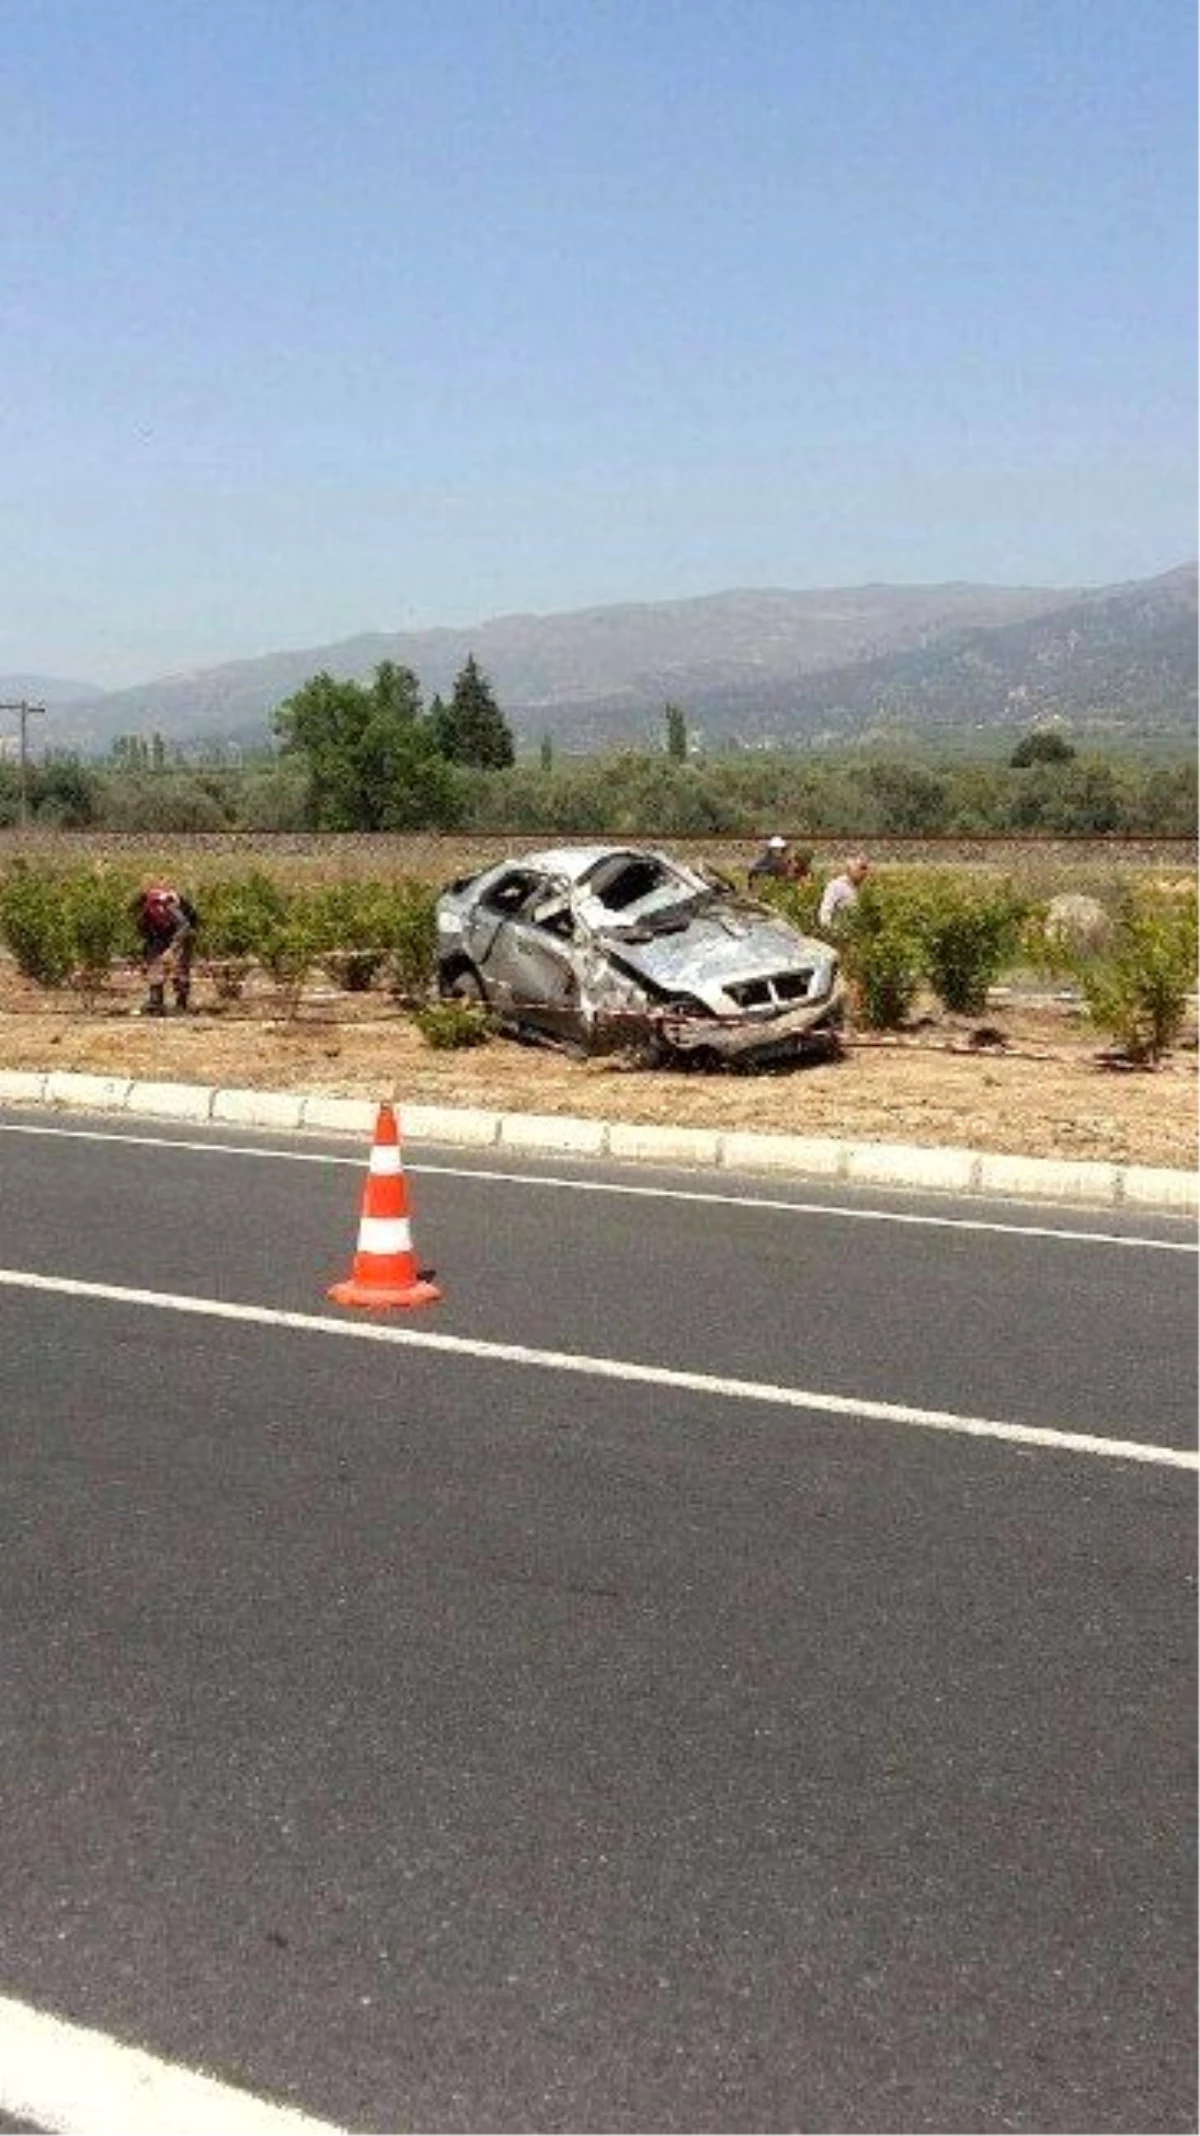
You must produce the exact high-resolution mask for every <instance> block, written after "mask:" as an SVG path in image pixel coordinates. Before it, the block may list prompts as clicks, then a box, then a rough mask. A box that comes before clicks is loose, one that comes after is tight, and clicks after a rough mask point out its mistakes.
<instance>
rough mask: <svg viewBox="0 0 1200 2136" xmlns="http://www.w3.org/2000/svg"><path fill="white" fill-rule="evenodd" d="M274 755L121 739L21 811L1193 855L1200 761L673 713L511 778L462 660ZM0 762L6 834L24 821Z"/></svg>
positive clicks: (497, 724) (333, 693) (271, 826)
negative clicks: (966, 840)
mask: <svg viewBox="0 0 1200 2136" xmlns="http://www.w3.org/2000/svg"><path fill="white" fill-rule="evenodd" d="M273 724H274V735H275V746H274V747H273V748H271V747H264V748H263V749H262V750H261V751H260V752H258V753H257V754H250V755H248V756H246V757H245V758H244V760H242V761H240V762H237V763H230V762H227V761H225V762H223V761H221V760H220V753H219V752H217V751H214V752H213V753H212V756H211V757H210V759H209V760H208V761H204V760H200V761H187V762H184V761H181V760H180V759H179V757H178V755H177V754H173V752H172V751H171V749H170V748H169V747H168V745H167V744H166V743H165V742H164V741H163V738H162V737H161V736H157V735H152V736H149V737H143V736H129V735H126V736H122V737H120V738H119V739H118V741H117V742H115V743H114V744H113V747H112V749H111V751H110V753H109V756H108V758H107V760H106V761H104V762H102V763H100V764H85V763H83V762H81V761H80V760H79V759H78V758H75V757H65V756H57V757H56V756H53V755H52V756H50V757H48V758H47V760H46V761H44V762H42V763H37V764H33V765H30V766H29V767H28V768H27V774H26V782H25V792H24V807H25V810H26V812H27V814H28V817H29V819H30V820H31V821H33V822H35V823H37V824H39V825H42V826H44V827H47V828H49V827H55V826H58V827H61V828H63V829H82V828H86V827H88V826H93V827H95V828H97V829H102V830H112V831H149V832H170V831H178V832H203V831H224V830H230V831H251V832H253V831H261V832H264V833H269V832H280V831H302V830H316V831H332V832H337V831H353V832H360V833H361V832H371V831H430V830H432V831H476V832H480V833H488V832H492V833H505V832H509V833H513V834H514V835H523V836H530V835H533V836H536V835H539V834H541V833H543V832H545V833H548V834H554V835H560V834H561V835H563V836H570V837H589V836H596V835H606V834H611V835H614V836H619V837H672V836H673V837H687V836H699V837H703V836H713V835H720V836H726V837H737V838H741V837H746V838H750V837H753V836H755V835H756V834H757V833H759V832H761V831H765V830H775V829H784V830H787V831H789V832H791V833H792V834H793V835H795V836H801V837H802V836H806V835H807V836H811V837H813V838H814V839H815V838H831V837H847V836H857V837H863V838H867V837H937V836H944V837H974V836H980V835H987V834H992V835H1004V834H1010V835H1012V834H1018V835H1019V834H1043V835H1047V836H1057V837H1098V836H1105V835H1110V834H1111V835H1118V836H1120V835H1125V836H1144V837H1189V838H1190V837H1194V836H1195V835H1196V831H1197V818H1198V811H1197V773H1196V762H1195V758H1194V757H1188V758H1186V759H1182V760H1180V761H1177V762H1170V763H1162V762H1158V763H1147V762H1142V761H1139V760H1137V759H1136V758H1133V757H1131V756H1126V755H1121V754H1117V753H1115V752H1104V751H1100V750H1084V749H1082V748H1079V749H1077V748H1076V747H1075V745H1073V744H1072V743H1070V742H1068V741H1067V740H1066V739H1065V738H1064V737H1063V736H1062V735H1061V734H1059V733H1058V732H1057V731H1053V730H1043V731H1036V730H1035V731H1034V732H1033V733H1031V734H1029V735H1026V736H1023V737H1022V738H1021V739H1020V740H1019V741H1018V742H1017V744H1016V746H1015V747H1014V749H1013V750H1012V752H1011V755H1010V757H1009V759H1008V760H1007V761H1004V762H996V761H995V760H993V759H988V760H983V759H978V760H972V759H969V758H955V759H953V760H947V761H944V762H937V761H929V760H925V759H920V760H917V759H915V758H913V757H911V756H906V755H904V754H902V753H899V752H896V753H886V752H883V751H867V750H865V749H863V748H860V747H850V746H847V747H843V748H842V749H840V750H837V751H834V750H830V751H829V752H827V753H823V754H816V753H813V752H806V753H804V754H800V753H798V752H794V751H790V750H785V749H777V750H771V751H767V750H761V751H759V750H755V751H753V752H750V751H747V752H742V753H739V754H731V755H719V756H694V755H692V754H690V753H689V745H688V734H687V722H686V715H685V714H684V712H683V710H682V708H681V707H679V706H678V705H674V704H669V705H667V706H666V707H665V710H664V730H663V739H662V743H661V746H659V747H658V748H656V749H655V748H643V749H620V750H614V751H610V752H607V753H604V754H599V755H596V756H590V757H574V756H570V755H566V754H564V753H562V752H561V751H559V750H557V749H555V748H554V747H553V745H552V744H551V743H550V741H549V740H548V739H544V740H543V741H542V743H541V745H540V748H539V749H538V751H537V753H536V755H535V756H533V757H531V758H528V759H524V758H523V759H521V760H518V758H517V754H516V749H515V744H514V738H513V733H512V730H511V728H510V726H509V723H508V720H507V719H506V717H505V715H504V713H503V711H502V710H501V708H500V706H499V705H498V703H497V701H496V697H495V693H494V691H493V688H492V685H491V683H490V682H489V680H488V678H487V676H486V675H484V674H483V673H482V672H481V670H480V669H479V667H478V666H477V664H476V662H475V660H474V658H473V657H472V658H470V659H468V661H467V663H466V665H465V667H464V668H463V670H462V671H461V673H460V674H459V676H458V677H457V679H456V681H455V684H454V688H453V691H452V693H451V696H450V699H449V701H448V702H443V700H442V699H441V697H440V696H435V697H434V698H433V699H432V701H431V702H430V704H429V705H428V706H426V705H425V703H424V700H423V696H422V691H421V686H420V683H419V681H418V679H417V677H416V676H415V675H414V674H413V673H412V671H411V669H408V668H405V667H401V666H398V665H397V664H396V663H394V662H391V661H385V662H383V663H382V664H381V665H380V666H379V667H378V668H376V670H375V673H374V675H373V677H372V679H371V681H370V682H368V683H359V682H339V681H336V680H335V679H334V678H333V677H332V676H330V675H328V674H318V675H314V676H313V677H311V678H310V679H309V680H308V681H307V682H306V683H305V684H304V685H303V687H302V688H301V689H299V690H298V691H296V693H295V694H294V695H293V696H292V697H290V698H288V699H287V700H286V702H285V703H283V704H282V705H280V706H279V708H278V710H277V712H276V714H275V716H274V723H273ZM22 805H23V803H22V792H21V787H20V781H19V775H18V770H17V767H16V766H15V765H13V764H10V763H5V762H3V761H0V827H2V826H4V825H11V824H15V823H17V822H18V821H19V820H20V819H21V814H22Z"/></svg>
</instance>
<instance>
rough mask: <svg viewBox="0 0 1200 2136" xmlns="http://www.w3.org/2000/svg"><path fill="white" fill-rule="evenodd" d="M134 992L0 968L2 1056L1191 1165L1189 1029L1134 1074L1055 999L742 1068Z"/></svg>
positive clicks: (392, 1010) (343, 1003)
mask: <svg viewBox="0 0 1200 2136" xmlns="http://www.w3.org/2000/svg"><path fill="white" fill-rule="evenodd" d="M140 997H141V986H140V982H139V980H138V978H137V976H136V975H135V974H132V973H130V974H127V975H125V976H123V977H120V978H118V979H117V980H116V981H115V983H114V984H113V986H112V987H111V988H110V989H109V990H107V991H106V993H105V994H104V995H103V996H102V997H101V998H99V999H98V1000H96V1001H95V1002H93V1003H86V1002H83V1001H81V1000H80V999H79V998H77V997H74V996H71V995H62V996H55V995H46V994H43V993H41V992H39V991H38V989H36V988H35V987H32V986H30V985H28V984H26V983H25V982H24V981H22V980H20V979H19V978H18V977H17V975H16V973H15V972H14V970H13V968H12V967H11V965H8V964H2V965H0V1067H3V1068H26V1069H35V1070H44V1069H63V1070H67V1071H73V1072H80V1071H84V1072H89V1073H101V1074H117V1075H129V1076H134V1077H139V1078H143V1079H151V1078H152V1079H156V1080H158V1079H162V1080H168V1081H179V1082H187V1083H202V1084H209V1085H217V1086H223V1087H226V1088H257V1089H272V1090H304V1091H310V1092H313V1093H321V1094H325V1095H337V1096H363V1097H370V1098H379V1097H395V1098H396V1099H397V1100H398V1102H399V1103H400V1104H401V1105H403V1104H404V1103H405V1102H408V1103H410V1104H430V1105H433V1104H437V1105H460V1106H481V1107H484V1108H486V1109H488V1110H502V1111H506V1112H525V1113H551V1114H572V1115H575V1116H577V1117H586V1118H592V1119H607V1120H623V1121H631V1122H636V1123H638V1124H650V1125H658V1124H672V1125H686V1126H690V1127H711V1128H724V1129H734V1128H749V1129H755V1130H758V1131H760V1132H766V1133H780V1134H806V1135H820V1136H825V1135H829V1136H835V1137H839V1138H844V1139H849V1140H855V1141H857V1140H864V1141H880V1142H908V1143H916V1144H918V1145H920V1146H923V1147H935V1146H937V1145H939V1144H947V1143H949V1144H955V1145H958V1146H959V1147H966V1148H972V1149H980V1150H989V1151H999V1152H1009V1153H1013V1154H1016V1155H1026V1156H1039V1157H1072V1158H1088V1159H1095V1160H1101V1161H1108V1162H1113V1163H1127V1164H1148V1165H1168V1166H1174V1167H1180V1168H1184V1169H1191V1168H1193V1167H1194V1166H1195V1164H1196V1157H1197V1149H1196V1144H1197V1135H1196V1126H1197V1053H1196V1034H1195V1031H1194V1029H1193V1030H1192V1031H1190V1032H1189V1034H1188V1036H1187V1039H1186V1040H1185V1043H1184V1044H1183V1045H1182V1046H1181V1047H1180V1049H1179V1050H1178V1051H1177V1052H1176V1053H1175V1054H1174V1055H1173V1056H1172V1057H1171V1058H1170V1059H1169V1060H1168V1061H1166V1062H1165V1063H1164V1064H1163V1065H1162V1066H1160V1067H1159V1068H1158V1069H1156V1070H1154V1071H1153V1072H1149V1071H1146V1070H1144V1069H1142V1070H1137V1069H1130V1068H1129V1067H1127V1066H1124V1065H1122V1064H1120V1063H1118V1062H1116V1061H1114V1060H1112V1059H1111V1058H1110V1057H1107V1056H1106V1054H1105V1052H1104V1049H1103V1047H1102V1046H1101V1045H1100V1044H1099V1043H1098V1042H1097V1038H1096V1034H1095V1032H1094V1031H1093V1030H1091V1029H1090V1028H1089V1027H1088V1026H1086V1025H1084V1024H1083V1023H1082V1022H1081V1020H1080V1017H1079V1013H1078V1011H1077V1010H1075V1009H1073V1008H1072V1007H1071V1006H1070V1005H1069V1004H1066V1003H1063V1002H1054V1001H1042V1002H1040V1003H1038V1002H1032V1003H1031V1002H1024V1003H1022V1002H1019V1001H1016V1002H1012V1001H1003V1000H998V1001H996V1003H995V1004H994V1006H993V1007H992V1008H991V1009H990V1010H989V1012H988V1017H987V1020H986V1023H982V1024H981V1023H975V1024H972V1023H969V1022H966V1021H963V1020H960V1019H954V1018H950V1017H947V1016H945V1015H937V1014H934V1013H930V1014H929V1015H928V1016H927V1017H924V1018H922V1019H921V1020H920V1021H919V1022H918V1023H917V1024H916V1025H915V1026H914V1028H912V1029H911V1030H909V1031H907V1032H905V1033H903V1034H900V1035H899V1036H897V1037H895V1038H878V1037H873V1036H872V1035H870V1034H867V1033H855V1032H853V1031H852V1032H851V1033H850V1034H849V1036H848V1039H847V1044H846V1048H845V1052H844V1055H843V1057H842V1059H841V1060H839V1061H836V1062H813V1063H811V1064H809V1063H800V1064H797V1065H795V1066H791V1065H789V1066H788V1067H786V1068H784V1069H776V1070H772V1071H770V1072H763V1071H760V1072H758V1073H755V1074H747V1073H740V1074H738V1073H720V1072H716V1073H712V1072H710V1073H698V1072H694V1071H687V1070H664V1069H654V1070H650V1069H645V1068H639V1067H637V1066H635V1065H633V1064H632V1063H631V1062H629V1061H628V1060H625V1059H623V1058H621V1057H619V1056H618V1057H615V1058H613V1057H610V1058H603V1059H598V1060H592V1061H576V1060H572V1059H569V1058H567V1057H566V1056H565V1055H563V1054H561V1053H557V1052H552V1051H549V1050H545V1049H543V1048H540V1047H533V1046H528V1045H521V1044H518V1043H516V1042H515V1041H513V1040H511V1039H506V1038H495V1039H493V1040H491V1041H490V1042H489V1043H488V1044H487V1045H486V1046H483V1047H479V1048H475V1049H472V1050H465V1051H464V1050H460V1051H456V1052H435V1051H433V1050H432V1049H431V1048H430V1047H429V1046H428V1045H427V1044H426V1042H425V1041H424V1039H423V1038H422V1037H421V1035H420V1033H419V1032H418V1030H417V1029H416V1027H415V1025H414V1023H413V1021H412V1018H411V1016H410V1015H408V1014H406V1013H405V1012H404V1011H403V1010H402V1009H400V1008H398V1007H396V1006H394V1005H393V1004H391V1003H390V1002H389V1001H387V1000H386V999H385V998H384V997H381V996H378V995H370V996H366V997H357V996H353V995H346V994H339V993H333V992H330V991H328V990H325V989H313V990H310V991H309V992H308V993H307V994H306V995H305V996H304V997H303V999H302V1002H301V1005H300V1008H299V1011H298V1013H297V1014H296V1015H295V1016H293V1017H289V1016H288V1015H286V1014H283V1013H281V1004H280V1002H279V1000H278V997H275V996H272V995H271V994H269V993H267V992H265V991H264V992H260V993H259V994H257V995H251V996H249V997H248V998H247V999H245V1000H243V1001H241V1002H239V1003H236V1004H231V1005H228V1006H223V1005H221V1004H219V1003H217V1002H216V1001H215V1000H214V998H213V996H212V992H211V989H210V988H209V987H208V986H207V985H206V983H205V981H204V979H203V977H201V976H198V979H197V984H196V988H195V999H196V1002H197V1008H196V1010H195V1012H193V1013H191V1014H189V1015H187V1016H185V1017H176V1016H169V1017H167V1018H164V1019H163V1020H161V1021H158V1020H148V1019H144V1018H140V1017H139V1016H138V1015H137V1004H138V1001H139V999H140Z"/></svg>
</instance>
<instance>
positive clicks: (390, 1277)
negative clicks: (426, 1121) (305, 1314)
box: [328, 1101, 442, 1308]
mask: <svg viewBox="0 0 1200 2136" xmlns="http://www.w3.org/2000/svg"><path fill="white" fill-rule="evenodd" d="M432 1274H433V1270H432V1269H431V1268H430V1269H422V1268H420V1267H418V1265H417V1257H416V1254H415V1253H414V1251H413V1243H412V1227H411V1225H410V1223H409V1213H408V1183H407V1181H406V1179H405V1177H404V1166H403V1163H402V1162H401V1157H400V1129H399V1126H398V1124H397V1121H396V1113H395V1108H394V1107H393V1106H392V1105H390V1104H388V1103H387V1102H386V1101H385V1102H384V1103H383V1104H381V1105H380V1108H379V1114H378V1117H377V1119H376V1122H375V1138H374V1141H373V1143H372V1145H371V1160H370V1165H369V1167H368V1170H367V1180H366V1185H365V1186H364V1188H363V1198H362V1211H361V1214H360V1217H359V1225H358V1247H357V1251H356V1252H355V1255H354V1267H353V1269H352V1271H351V1273H350V1275H349V1276H348V1277H347V1279H346V1281H345V1282H344V1283H335V1284H333V1286H332V1287H331V1289H330V1290H329V1292H328V1296H329V1297H330V1298H332V1299H333V1300H334V1302H335V1303H336V1304H337V1305H361V1306H373V1307H375V1308H379V1307H381V1306H395V1305H433V1304H434V1303H435V1302H436V1300H437V1299H439V1298H440V1297H441V1295H442V1294H441V1291H440V1290H439V1289H438V1287H437V1285H436V1283H432V1282H430V1280H429V1279H430V1277H431V1276H432Z"/></svg>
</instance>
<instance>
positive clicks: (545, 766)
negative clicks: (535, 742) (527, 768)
mask: <svg viewBox="0 0 1200 2136" xmlns="http://www.w3.org/2000/svg"><path fill="white" fill-rule="evenodd" d="M538 768H539V769H540V770H541V771H544V772H546V773H549V772H552V771H553V769H554V743H553V742H552V741H551V739H550V736H549V735H548V734H543V736H542V740H541V747H540V748H539V750H538Z"/></svg>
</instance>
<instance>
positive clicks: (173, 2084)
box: [0, 1996, 340, 2136]
mask: <svg viewBox="0 0 1200 2136" xmlns="http://www.w3.org/2000/svg"><path fill="white" fill-rule="evenodd" d="M0 2110H3V2112H4V2113H6V2114H8V2115H10V2116H11V2117H12V2118H13V2120H16V2121H28V2122H32V2123H33V2124H34V2126H35V2127H37V2128H40V2129H50V2130H54V2131H56V2132H57V2136H340V2132H339V2131H338V2129H337V2128H336V2126H335V2124H334V2123H332V2122H328V2121H314V2120H313V2119H312V2118H311V2117H310V2116H309V2115H308V2114H302V2113H299V2112H297V2111H296V2110H295V2109H294V2108H292V2107H287V2106H276V2105H274V2104H273V2103H272V2101H271V2100H269V2099H258V2098H256V2097H255V2096H254V2094H253V2093H251V2092H246V2091H240V2090H238V2089H237V2088H236V2087H235V2086H233V2085H229V2084H222V2083H219V2082H218V2081H217V2079H216V2078H214V2077H206V2076H201V2075H200V2074H199V2073H198V2072H197V2071H196V2070H193V2069H186V2068H184V2067H183V2066H182V2065H181V2064H180V2063H178V2062H163V2061H159V2060H158V2058H157V2057H156V2056H154V2055H151V2054H146V2053H144V2052H143V2051H142V2049H141V2048H138V2047H126V2046H123V2045H122V2043H121V2042H120V2041H119V2040H114V2039H110V2038H109V2036H108V2034H107V2033H104V2032H93V2031H91V2030H90V2029H88V2028H87V2027H85V2026H83V2025H72V2024H68V2023H67V2021H66V2020H65V2019H64V2018H61V2017H55V2016H53V2015H52V2014H51V2013H50V2012H48V2011H45V2010H37V2009H34V2008H33V2006H32V2005H31V2004H29V2003H22V2002H16V2001H14V2000H13V1999H12V1998H11V1997H8V1996H0Z"/></svg>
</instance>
